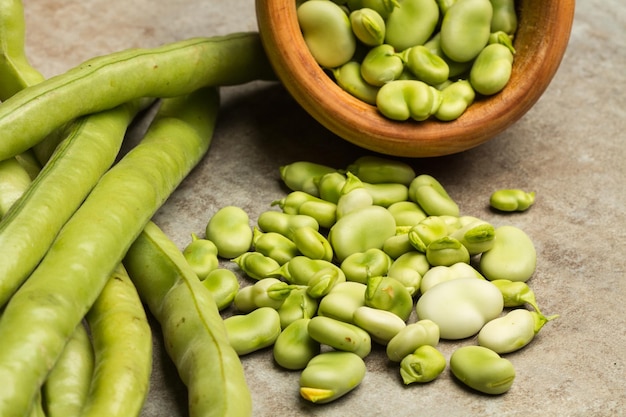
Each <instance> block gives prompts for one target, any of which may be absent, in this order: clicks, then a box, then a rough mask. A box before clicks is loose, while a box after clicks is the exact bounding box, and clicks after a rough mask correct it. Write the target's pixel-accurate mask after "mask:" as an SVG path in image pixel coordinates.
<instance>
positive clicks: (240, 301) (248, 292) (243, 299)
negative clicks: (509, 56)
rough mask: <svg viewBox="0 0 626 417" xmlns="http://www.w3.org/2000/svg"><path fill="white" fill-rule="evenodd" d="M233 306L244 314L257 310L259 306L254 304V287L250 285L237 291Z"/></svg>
mask: <svg viewBox="0 0 626 417" xmlns="http://www.w3.org/2000/svg"><path fill="white" fill-rule="evenodd" d="M233 306H234V307H235V308H236V309H237V311H240V312H242V313H249V312H251V311H254V310H256V309H257V305H256V303H255V302H254V288H253V285H248V286H246V287H243V288H240V289H239V291H237V294H235V297H234V298H233Z"/></svg>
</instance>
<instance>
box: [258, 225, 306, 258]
mask: <svg viewBox="0 0 626 417" xmlns="http://www.w3.org/2000/svg"><path fill="white" fill-rule="evenodd" d="M297 230H298V229H296V231H297ZM307 230H312V231H313V232H314V233H317V231H315V230H314V229H312V228H309V229H307ZM294 233H295V231H294ZM292 237H293V235H292ZM252 246H253V247H254V250H255V251H257V252H259V253H262V254H263V255H265V256H268V257H270V258H272V259H274V260H275V261H276V262H278V264H279V265H283V264H285V263H286V262H289V260H290V259H291V258H293V257H294V256H298V255H300V250H299V249H298V246H297V245H296V243H295V242H294V241H293V240H291V239H289V238H288V237H286V236H283V235H281V234H280V233H277V232H263V231H261V230H260V229H259V228H258V227H254V228H253V231H252Z"/></svg>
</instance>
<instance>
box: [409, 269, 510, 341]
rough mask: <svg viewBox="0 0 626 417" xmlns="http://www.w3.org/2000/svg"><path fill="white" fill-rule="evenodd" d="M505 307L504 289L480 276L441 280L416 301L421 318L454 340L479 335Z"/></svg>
mask: <svg viewBox="0 0 626 417" xmlns="http://www.w3.org/2000/svg"><path fill="white" fill-rule="evenodd" d="M503 308H504V302H503V300H502V294H501V293H500V290H499V289H498V288H497V287H496V286H495V285H493V284H492V283H491V282H489V281H487V280H482V279H476V278H458V279H453V280H450V281H446V282H441V283H439V284H437V285H435V286H434V287H432V288H430V289H429V290H428V291H426V292H425V293H423V294H422V295H421V296H420V298H419V299H418V300H417V303H416V304H415V311H416V313H417V317H418V318H419V319H428V320H432V321H433V322H435V323H436V324H437V326H439V331H440V335H441V337H442V338H443V339H451V340H458V339H465V338H467V337H471V336H473V335H475V334H476V333H478V331H479V330H480V329H481V328H482V327H483V326H484V325H485V323H487V322H488V321H490V320H493V319H494V318H496V317H498V316H499V315H500V313H502V310H503Z"/></svg>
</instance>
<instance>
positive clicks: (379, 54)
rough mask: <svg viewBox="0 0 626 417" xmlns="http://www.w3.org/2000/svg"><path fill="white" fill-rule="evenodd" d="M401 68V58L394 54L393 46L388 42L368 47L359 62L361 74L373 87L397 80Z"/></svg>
mask: <svg viewBox="0 0 626 417" xmlns="http://www.w3.org/2000/svg"><path fill="white" fill-rule="evenodd" d="M403 70H404V62H403V61H402V58H401V57H400V56H399V55H398V54H396V51H395V49H394V48H393V46H391V45H388V44H382V45H379V46H376V47H374V48H372V49H370V50H369V51H368V52H367V54H366V55H365V57H364V58H363V61H362V62H361V76H362V77H363V79H364V80H365V81H366V82H367V83H368V84H370V85H373V86H374V87H382V86H383V85H385V84H387V83H388V82H390V81H393V80H397V79H398V78H399V77H400V74H402V71H403ZM379 91H380V90H379Z"/></svg>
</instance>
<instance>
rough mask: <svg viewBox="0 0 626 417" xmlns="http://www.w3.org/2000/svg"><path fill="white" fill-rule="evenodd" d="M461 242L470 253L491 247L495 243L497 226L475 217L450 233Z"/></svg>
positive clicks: (473, 253) (477, 252)
mask: <svg viewBox="0 0 626 417" xmlns="http://www.w3.org/2000/svg"><path fill="white" fill-rule="evenodd" d="M450 237H452V238H454V239H456V240H458V241H459V242H461V244H462V245H463V246H465V248H466V249H467V251H468V252H469V254H470V255H477V254H479V253H483V252H486V251H488V250H489V249H491V248H492V247H493V245H494V243H495V228H494V227H493V225H491V224H490V223H488V222H486V221H484V220H480V219H475V220H471V221H470V222H468V223H466V224H465V225H463V226H462V227H461V228H459V229H457V230H455V231H454V232H452V233H451V234H450Z"/></svg>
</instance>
